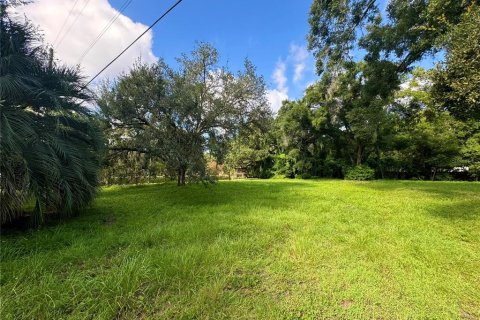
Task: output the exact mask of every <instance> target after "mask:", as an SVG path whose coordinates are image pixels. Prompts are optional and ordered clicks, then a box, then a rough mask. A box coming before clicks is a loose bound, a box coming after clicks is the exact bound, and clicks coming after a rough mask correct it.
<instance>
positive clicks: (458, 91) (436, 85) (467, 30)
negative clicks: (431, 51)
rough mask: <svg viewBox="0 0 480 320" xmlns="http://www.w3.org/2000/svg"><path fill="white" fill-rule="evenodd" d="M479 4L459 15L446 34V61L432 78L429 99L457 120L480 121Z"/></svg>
mask: <svg viewBox="0 0 480 320" xmlns="http://www.w3.org/2000/svg"><path fill="white" fill-rule="evenodd" d="M479 26H480V7H478V6H473V7H472V8H471V10H469V11H467V12H466V13H464V14H463V16H462V18H461V21H460V23H458V24H457V25H455V26H454V27H453V29H452V30H451V31H450V32H449V33H448V34H447V37H446V40H445V41H446V42H447V46H446V60H445V62H444V63H443V64H442V66H440V67H439V68H438V69H437V70H436V72H434V74H433V75H434V77H433V79H432V80H433V88H432V89H433V90H432V91H433V92H432V94H433V99H434V100H435V103H436V104H437V105H438V106H439V107H440V108H441V109H442V110H448V111H449V112H450V113H451V114H452V115H454V116H455V117H457V118H458V119H461V120H474V121H480V27H479Z"/></svg>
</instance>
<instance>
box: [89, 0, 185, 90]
mask: <svg viewBox="0 0 480 320" xmlns="http://www.w3.org/2000/svg"><path fill="white" fill-rule="evenodd" d="M182 1H183V0H178V1H177V2H175V4H174V5H172V6H171V7H170V8H169V9H168V10H167V11H165V12H164V13H163V14H162V15H161V16H160V17H159V18H158V19H157V20H155V22H154V23H152V24H151V25H150V27H148V28H147V30H145V31H143V32H142V33H141V34H140V35H139V36H138V37H137V38H136V39H135V40H133V42H132V43H130V44H129V45H128V47H126V48H125V49H123V50H122V52H120V53H119V54H118V56H116V57H115V58H114V59H113V60H112V61H110V62H109V63H108V64H107V65H106V66H105V67H103V69H102V70H100V71H99V72H98V73H97V74H96V75H95V76H94V77H93V78H92V79H90V81H88V82H87V83H86V84H85V85H84V86H83V88H86V87H87V86H88V85H89V84H90V83H91V82H92V81H93V80H95V79H96V78H97V77H98V76H99V75H100V74H101V73H102V72H103V71H105V70H106V69H107V68H108V67H110V65H111V64H112V63H114V62H115V61H116V60H117V59H118V58H120V56H121V55H122V54H124V53H125V51H127V50H128V49H129V48H130V47H131V46H133V44H134V43H135V42H137V41H138V39H140V38H141V37H143V35H144V34H145V33H147V32H148V31H149V30H150V29H152V28H153V27H154V26H155V25H156V24H157V23H158V22H159V21H160V20H162V19H163V18H164V17H165V16H166V15H167V14H169V13H170V11H172V10H173V9H175V7H176V6H178V5H179V4H180V2H182Z"/></svg>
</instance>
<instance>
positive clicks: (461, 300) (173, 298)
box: [1, 180, 480, 319]
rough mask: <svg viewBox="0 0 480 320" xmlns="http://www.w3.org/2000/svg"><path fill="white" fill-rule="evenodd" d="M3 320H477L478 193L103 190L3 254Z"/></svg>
mask: <svg viewBox="0 0 480 320" xmlns="http://www.w3.org/2000/svg"><path fill="white" fill-rule="evenodd" d="M1 304H2V305H1V308H2V310H1V316H2V319H61V318H63V319H64V318H74V319H90V318H95V319H97V318H98V319H113V318H122V319H134V318H149V319H172V318H183V319H193V318H202V319H207V318H208V319H222V318H231V319H239V318H259V319H279V318H280V319H282V318H285V319H297V318H301V319H323V318H351V319H360V318H379V319H380V318H383V319H407V318H420V319H425V318H430V319H446V318H466V319H476V318H479V317H480V184H478V183H476V184H475V183H460V182H434V183H431V182H401V181H377V182H364V183H356V182H347V181H333V180H329V181H303V180H268V181H235V182H229V181H224V182H220V183H219V184H218V185H215V186H209V187H207V188H205V187H203V186H201V185H189V186H187V187H184V188H178V187H176V186H174V185H172V184H165V185H149V186H139V187H112V188H107V189H105V190H104V191H103V192H102V193H101V195H100V197H99V198H98V199H97V201H96V202H95V204H94V206H93V207H92V208H91V209H90V210H88V212H87V213H86V214H84V215H83V216H80V217H77V218H74V219H73V220H69V221H65V222H63V223H61V224H55V225H51V226H49V227H45V228H43V229H42V230H39V231H32V232H28V233H25V232H23V233H11V232H10V233H5V232H4V234H3V235H2V243H1Z"/></svg>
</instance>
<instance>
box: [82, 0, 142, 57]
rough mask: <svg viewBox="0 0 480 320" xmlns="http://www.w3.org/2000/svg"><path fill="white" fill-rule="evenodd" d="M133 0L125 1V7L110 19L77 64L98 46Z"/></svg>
mask: <svg viewBox="0 0 480 320" xmlns="http://www.w3.org/2000/svg"><path fill="white" fill-rule="evenodd" d="M132 1H133V0H125V2H124V3H123V5H122V6H121V7H120V10H119V11H118V12H117V13H116V14H115V15H113V16H112V18H110V20H109V21H108V22H107V24H106V25H105V26H104V27H103V29H102V31H100V33H99V34H98V35H97V37H96V38H95V39H94V40H93V41H92V42H91V43H90V45H89V46H88V47H87V48H86V49H85V50H84V51H83V52H82V54H81V55H80V58H78V62H77V64H80V63H81V62H82V61H83V59H84V58H85V57H86V56H87V54H88V53H89V52H90V50H92V48H93V47H94V46H95V45H96V44H97V42H98V41H99V40H100V39H101V38H102V37H103V36H104V35H105V33H106V32H107V31H108V29H110V27H111V26H112V25H113V24H114V23H115V21H116V20H117V19H118V17H119V16H120V15H121V14H122V13H123V11H125V9H126V8H127V7H128V6H129V5H130V3H132Z"/></svg>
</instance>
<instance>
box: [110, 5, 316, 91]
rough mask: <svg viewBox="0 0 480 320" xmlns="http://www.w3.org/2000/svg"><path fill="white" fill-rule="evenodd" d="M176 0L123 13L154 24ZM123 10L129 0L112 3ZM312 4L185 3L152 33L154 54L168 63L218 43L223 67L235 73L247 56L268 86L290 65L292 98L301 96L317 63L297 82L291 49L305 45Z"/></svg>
mask: <svg viewBox="0 0 480 320" xmlns="http://www.w3.org/2000/svg"><path fill="white" fill-rule="evenodd" d="M174 2H175V1H133V2H132V3H131V4H130V6H129V7H128V8H127V9H126V10H125V11H124V14H125V15H127V16H128V17H130V18H131V19H132V20H134V21H140V22H142V23H144V24H146V25H149V24H150V23H151V22H152V21H154V20H155V19H156V18H157V17H158V16H159V15H160V14H161V13H163V12H164V11H165V10H166V9H167V8H168V7H169V6H170V5H172V4H173V3H174ZM110 3H111V4H112V6H113V7H115V8H117V9H119V8H120V7H121V6H122V4H123V3H124V0H110ZM310 4H311V0H296V1H293V0H290V1H285V0H284V1H267V0H264V1H258V0H257V1H254V0H242V1H227V0H202V1H198V0H197V1H196V0H184V1H183V2H182V3H181V4H180V5H179V6H178V7H177V8H175V10H174V11H172V12H171V13H170V14H169V15H168V16H167V17H166V18H165V19H164V20H162V21H161V22H160V23H159V24H158V25H157V26H156V27H155V28H154V30H153V35H154V37H153V47H152V49H153V52H154V53H155V55H156V56H159V57H163V58H165V59H166V61H167V62H169V63H170V62H174V57H176V56H178V55H179V54H180V53H182V52H189V51H191V50H192V48H193V46H194V44H195V41H205V42H209V43H211V44H213V45H214V46H215V47H216V48H217V49H218V50H219V52H220V55H221V57H222V60H223V63H227V62H228V65H229V67H230V68H231V69H232V70H238V69H240V68H241V67H242V65H243V61H244V59H245V58H246V57H247V58H248V59H250V60H251V61H252V62H253V63H254V64H255V65H256V67H257V70H258V72H259V73H260V74H262V75H263V76H264V77H265V80H266V82H267V84H268V85H269V87H271V88H274V87H276V86H277V84H276V83H275V79H274V78H273V77H272V75H273V73H274V72H275V69H276V67H277V64H278V63H279V61H282V62H285V69H286V70H285V76H286V78H287V82H286V86H288V95H289V97H292V98H296V97H299V96H300V95H301V93H302V92H303V89H304V88H305V85H306V84H308V83H309V82H311V81H312V80H313V79H314V77H315V76H314V72H313V71H314V70H313V59H307V60H309V61H306V64H308V65H306V66H305V70H304V72H303V77H302V79H301V80H299V81H296V82H295V83H294V82H293V78H294V67H295V66H294V65H295V62H294V61H292V60H293V57H291V56H290V55H291V53H292V52H291V51H292V46H294V47H295V46H298V47H304V46H306V35H307V33H308V22H307V19H308V11H309V7H310Z"/></svg>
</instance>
